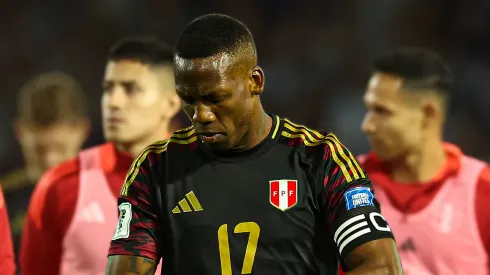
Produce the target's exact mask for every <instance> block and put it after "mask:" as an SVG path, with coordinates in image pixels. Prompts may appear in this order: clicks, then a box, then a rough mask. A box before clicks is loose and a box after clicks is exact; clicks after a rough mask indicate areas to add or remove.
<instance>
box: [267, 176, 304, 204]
mask: <svg viewBox="0 0 490 275" xmlns="http://www.w3.org/2000/svg"><path fill="white" fill-rule="evenodd" d="M269 202H270V203H271V204H272V206H274V207H275V208H277V209H279V210H281V211H286V210H288V209H290V208H292V207H294V206H295V205H296V204H297V203H298V181H297V180H287V179H283V180H271V181H269Z"/></svg>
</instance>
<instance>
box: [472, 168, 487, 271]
mask: <svg viewBox="0 0 490 275" xmlns="http://www.w3.org/2000/svg"><path fill="white" fill-rule="evenodd" d="M489 194H490V166H487V167H485V168H484V169H483V171H482V172H481V174H480V177H479V178H478V183H477V186H476V198H475V206H476V207H475V215H476V220H477V224H478V228H479V230H480V237H481V239H482V243H483V247H484V248H485V250H486V252H487V258H488V259H490V212H489V211H488V209H489V207H490V200H488V197H489ZM488 269H489V271H490V262H489V263H488ZM489 274H490V273H489Z"/></svg>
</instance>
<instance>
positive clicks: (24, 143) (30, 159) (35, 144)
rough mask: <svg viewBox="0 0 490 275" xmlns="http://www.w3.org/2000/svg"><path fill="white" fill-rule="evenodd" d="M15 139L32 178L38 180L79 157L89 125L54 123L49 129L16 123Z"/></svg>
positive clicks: (82, 123)
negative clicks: (71, 159) (64, 162)
mask: <svg viewBox="0 0 490 275" xmlns="http://www.w3.org/2000/svg"><path fill="white" fill-rule="evenodd" d="M16 128H17V129H16V132H17V137H18V140H19V143H20V145H21V147H22V151H23V153H24V157H25V160H26V163H27V165H28V166H29V168H30V169H32V171H31V170H30V172H32V173H34V174H33V175H32V176H36V177H40V176H41V175H42V174H43V173H44V172H46V171H47V170H48V169H49V168H52V167H53V166H55V165H57V164H59V163H61V162H63V161H65V160H68V159H70V158H73V157H75V156H76V154H78V152H79V151H80V148H81V147H82V145H83V143H84V142H85V139H86V137H87V133H88V125H87V123H85V122H80V123H73V124H72V123H63V122H60V123H57V124H54V125H51V126H48V127H40V126H34V125H28V124H25V123H22V122H19V123H18V124H17V127H16Z"/></svg>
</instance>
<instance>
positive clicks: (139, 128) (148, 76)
mask: <svg viewBox="0 0 490 275" xmlns="http://www.w3.org/2000/svg"><path fill="white" fill-rule="evenodd" d="M103 88H104V92H103V95H102V100H101V105H102V117H103V129H104V135H105V138H106V139H107V140H108V141H111V142H114V143H115V144H116V146H118V148H119V149H120V150H122V151H125V152H129V153H132V154H133V155H137V154H139V152H140V151H141V150H143V149H144V147H146V146H148V145H149V144H151V143H153V142H155V141H158V140H162V139H165V138H166V137H165V136H164V134H165V133H167V131H168V127H169V124H170V121H171V119H172V117H173V116H174V115H175V114H176V113H177V112H178V110H179V108H180V100H179V99H178V97H177V96H176V95H175V81H174V72H173V69H172V67H171V66H170V65H162V66H160V65H155V66H152V65H149V64H144V63H142V62H140V61H138V60H133V59H122V60H118V61H109V62H108V63H107V66H106V70H105V74H104V84H103Z"/></svg>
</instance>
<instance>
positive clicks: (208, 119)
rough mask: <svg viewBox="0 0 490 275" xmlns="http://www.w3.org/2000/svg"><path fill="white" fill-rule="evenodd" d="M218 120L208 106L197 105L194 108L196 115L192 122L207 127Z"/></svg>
mask: <svg viewBox="0 0 490 275" xmlns="http://www.w3.org/2000/svg"><path fill="white" fill-rule="evenodd" d="M215 120H216V116H215V115H214V113H213V112H212V110H211V108H210V107H209V106H207V105H206V104H202V103H197V104H196V105H195V106H194V115H193V116H192V121H193V122H194V123H199V124H202V125H207V124H210V123H212V122H213V121H215Z"/></svg>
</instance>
